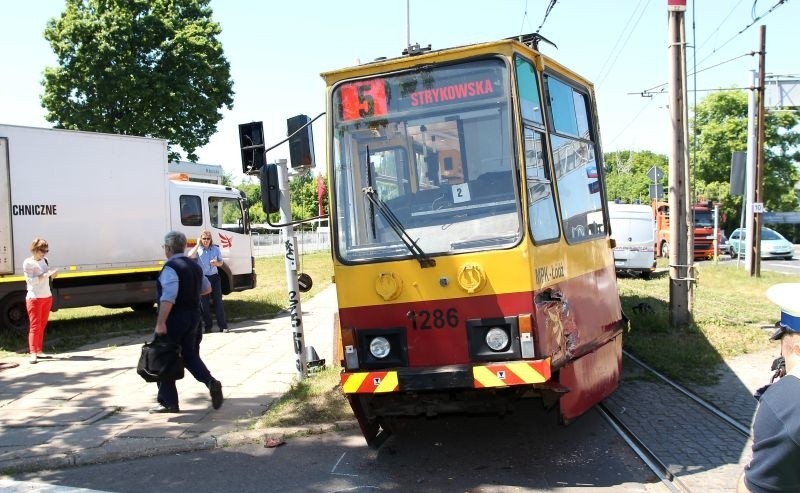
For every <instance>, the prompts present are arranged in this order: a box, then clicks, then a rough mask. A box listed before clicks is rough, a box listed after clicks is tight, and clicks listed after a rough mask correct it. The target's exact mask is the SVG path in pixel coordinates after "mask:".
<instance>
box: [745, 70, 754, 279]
mask: <svg viewBox="0 0 800 493" xmlns="http://www.w3.org/2000/svg"><path fill="white" fill-rule="evenodd" d="M755 156H756V71H755V70H751V71H750V93H749V94H748V95H747V161H746V168H745V169H746V171H745V181H744V186H745V190H744V197H743V198H744V204H743V205H742V219H743V220H744V232H745V237H744V246H745V250H744V268H745V270H746V271H747V273H748V274H752V273H753V270H754V269H753V202H754V200H753V199H754V193H753V190H754V189H755V186H754V183H755V177H756V173H755V169H756V166H755V162H756V157H755Z"/></svg>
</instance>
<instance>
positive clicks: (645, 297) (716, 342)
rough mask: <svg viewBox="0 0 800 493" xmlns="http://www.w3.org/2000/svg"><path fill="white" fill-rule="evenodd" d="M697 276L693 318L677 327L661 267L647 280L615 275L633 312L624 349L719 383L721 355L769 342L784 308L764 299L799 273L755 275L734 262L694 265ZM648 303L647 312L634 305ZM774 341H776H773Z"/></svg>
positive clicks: (672, 372)
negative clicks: (717, 370)
mask: <svg viewBox="0 0 800 493" xmlns="http://www.w3.org/2000/svg"><path fill="white" fill-rule="evenodd" d="M695 269H696V270H695V275H694V277H695V278H696V279H698V280H699V281H698V282H697V284H696V285H695V289H694V295H695V296H694V305H693V309H692V323H691V324H690V326H688V327H684V328H678V329H673V328H672V327H671V326H670V323H669V291H670V288H669V282H670V280H669V275H668V273H667V272H666V271H663V270H661V271H659V272H657V273H656V275H654V276H653V277H652V278H651V279H649V280H642V279H638V278H624V277H620V278H619V279H618V280H617V287H618V289H619V294H620V301H621V302H622V309H623V311H624V312H625V314H626V315H628V316H629V317H630V328H629V330H627V331H626V332H625V334H624V335H623V339H622V340H623V344H624V346H625V349H627V350H629V351H631V352H632V353H634V354H636V355H637V356H638V357H640V358H641V359H643V360H644V361H646V362H647V363H648V364H650V365H652V366H654V367H656V368H658V370H659V371H661V372H662V373H665V374H667V375H668V376H670V377H672V378H676V379H678V380H679V381H682V382H684V383H696V384H702V385H705V384H711V383H716V377H717V375H716V373H715V371H714V370H715V368H716V366H717V365H718V364H720V363H721V362H722V360H723V359H725V358H729V357H733V356H737V355H740V354H746V353H753V352H757V351H761V350H763V349H766V348H768V347H770V341H769V334H770V333H771V331H764V330H762V329H761V327H762V326H771V325H772V324H774V323H775V321H776V319H777V318H778V317H780V310H778V308H777V307H776V306H775V305H773V304H772V303H769V302H767V301H766V297H765V296H764V292H765V291H766V290H767V288H769V287H770V286H772V285H773V284H777V283H781V282H792V281H796V280H797V276H786V275H785V274H781V273H777V272H769V271H762V272H761V277H751V276H750V275H749V274H747V273H746V272H745V271H744V270H743V269H741V268H737V266H736V262H732V261H728V262H720V263H719V264H713V263H704V264H702V265H696V266H695ZM643 302H644V303H647V304H648V305H649V306H650V307H651V308H652V313H651V312H649V311H641V310H640V311H636V310H634V308H633V307H634V306H636V305H639V304H640V303H643ZM773 344H774V343H773Z"/></svg>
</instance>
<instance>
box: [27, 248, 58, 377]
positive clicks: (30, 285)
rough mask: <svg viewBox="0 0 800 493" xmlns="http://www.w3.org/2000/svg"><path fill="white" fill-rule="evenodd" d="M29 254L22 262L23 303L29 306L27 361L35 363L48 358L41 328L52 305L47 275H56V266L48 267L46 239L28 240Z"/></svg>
mask: <svg viewBox="0 0 800 493" xmlns="http://www.w3.org/2000/svg"><path fill="white" fill-rule="evenodd" d="M30 251H31V254H32V255H31V256H30V257H28V258H26V259H25V260H24V261H23V262H22V271H23V272H24V274H25V285H26V287H27V290H28V292H27V294H26V295H25V307H26V308H27V310H28V320H29V321H30V329H28V349H29V350H30V362H31V364H35V363H36V362H37V361H38V360H39V359H46V358H50V356H48V355H46V354H44V353H43V352H42V346H43V345H44V329H45V327H47V321H48V320H49V318H50V308H52V306H53V295H52V294H51V292H50V279H52V278H55V277H56V276H57V275H58V272H57V269H51V268H50V264H49V262H48V261H47V257H45V255H47V252H49V251H50V247H49V245H48V244H47V240H45V239H43V238H34V240H33V241H32V242H31V248H30Z"/></svg>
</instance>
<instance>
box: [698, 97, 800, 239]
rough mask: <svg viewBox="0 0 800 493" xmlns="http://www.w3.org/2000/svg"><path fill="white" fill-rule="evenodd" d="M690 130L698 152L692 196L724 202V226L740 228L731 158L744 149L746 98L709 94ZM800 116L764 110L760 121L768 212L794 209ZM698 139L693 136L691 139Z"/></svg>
mask: <svg viewBox="0 0 800 493" xmlns="http://www.w3.org/2000/svg"><path fill="white" fill-rule="evenodd" d="M694 112H695V121H693V125H694V129H693V130H694V131H693V132H690V134H691V138H692V141H693V142H692V143H693V144H694V148H695V149H696V151H695V152H694V161H693V164H692V175H693V185H694V189H695V194H696V195H698V196H703V198H705V199H709V200H719V201H721V202H722V208H721V210H722V213H723V214H724V215H725V216H726V220H725V228H726V229H728V230H730V229H733V228H735V227H738V226H739V214H740V212H741V204H742V197H739V196H737V197H732V196H731V195H729V190H730V170H731V155H732V154H733V152H734V151H746V150H747V94H746V93H745V92H744V91H721V92H717V93H713V94H710V95H709V96H708V97H706V98H705V99H704V100H703V101H702V102H701V103H699V104H698V105H697V106H696V107H695V109H694ZM798 124H800V116H798V115H797V113H795V112H787V111H767V112H766V113H765V118H764V128H765V143H766V145H765V149H764V173H763V176H764V180H763V191H764V205H765V207H766V209H767V210H770V211H791V210H795V209H796V208H797V205H798V202H797V196H796V195H795V193H794V184H795V183H797V181H798V179H800V172H798V168H797V165H798V162H800V151H798V145H800V134H798V131H797V128H798ZM695 135H696V137H695Z"/></svg>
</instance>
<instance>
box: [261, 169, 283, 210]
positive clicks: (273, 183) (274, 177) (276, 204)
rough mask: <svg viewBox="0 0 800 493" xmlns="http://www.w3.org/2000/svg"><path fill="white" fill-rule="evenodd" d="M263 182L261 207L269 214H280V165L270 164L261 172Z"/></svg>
mask: <svg viewBox="0 0 800 493" xmlns="http://www.w3.org/2000/svg"><path fill="white" fill-rule="evenodd" d="M259 178H260V180H261V207H262V208H263V209H264V212H266V213H267V214H272V213H273V212H280V210H281V190H280V184H279V183H278V165H277V164H268V165H265V166H262V167H261V169H260V170H259Z"/></svg>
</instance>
